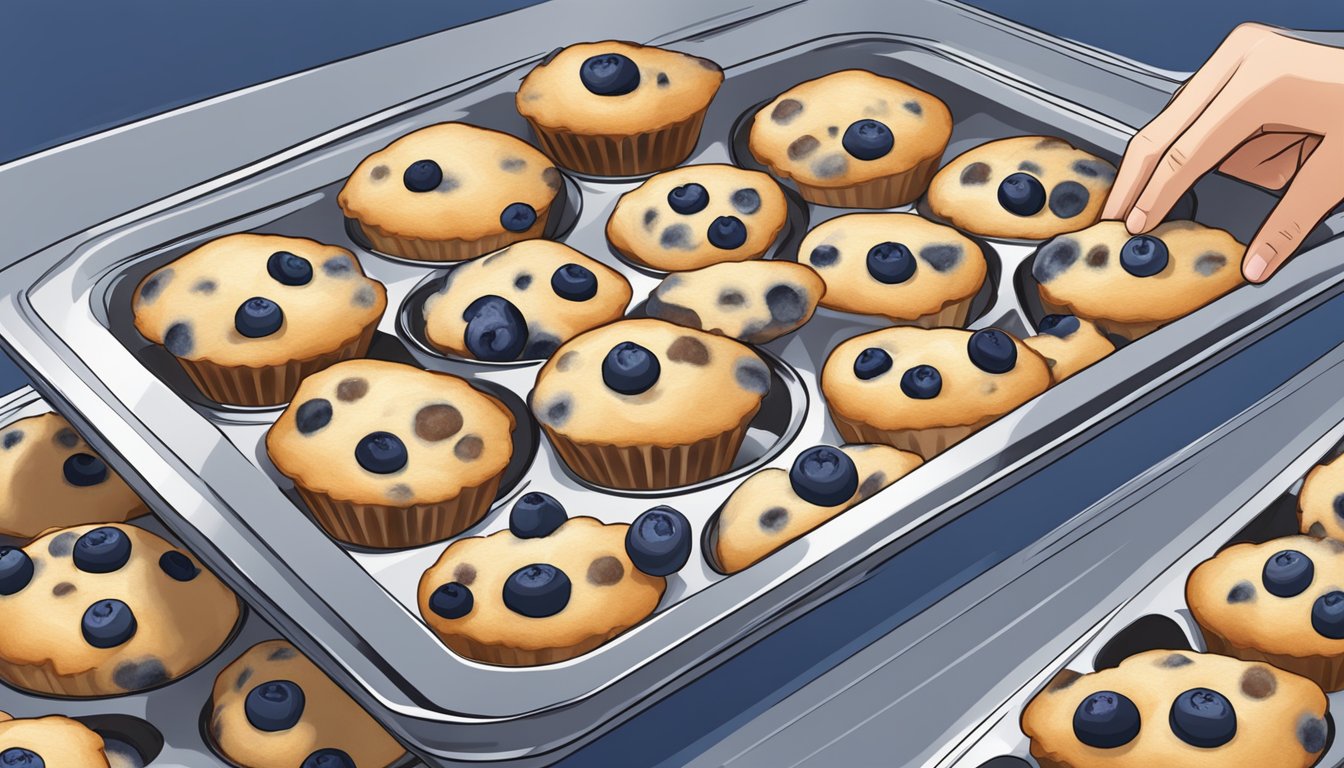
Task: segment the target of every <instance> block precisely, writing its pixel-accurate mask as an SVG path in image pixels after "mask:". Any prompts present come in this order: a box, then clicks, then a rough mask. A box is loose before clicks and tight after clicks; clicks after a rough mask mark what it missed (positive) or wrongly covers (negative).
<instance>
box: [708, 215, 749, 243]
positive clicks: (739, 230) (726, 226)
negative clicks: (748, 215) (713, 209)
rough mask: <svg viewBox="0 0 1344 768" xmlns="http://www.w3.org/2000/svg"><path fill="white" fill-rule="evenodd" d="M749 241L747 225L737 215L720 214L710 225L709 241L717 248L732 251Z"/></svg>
mask: <svg viewBox="0 0 1344 768" xmlns="http://www.w3.org/2000/svg"><path fill="white" fill-rule="evenodd" d="M745 242H747V225H746V224H743V223H742V220H741V219H739V218H737V217H736V216H720V217H719V218H717V219H715V220H714V221H713V222H711V223H710V225H709V243H710V245H713V246H714V247H715V248H722V249H723V250H725V251H731V250H733V249H734V248H741V247H742V244H743V243H745Z"/></svg>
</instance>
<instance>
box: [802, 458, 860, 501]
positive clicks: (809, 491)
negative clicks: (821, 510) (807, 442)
mask: <svg viewBox="0 0 1344 768" xmlns="http://www.w3.org/2000/svg"><path fill="white" fill-rule="evenodd" d="M789 485H791V486H793V492H794V493H796V494H797V495H798V498H800V499H802V500H803V501H806V502H807V503H809V504H816V505H817V506H819V507H834V506H837V505H840V504H843V503H845V502H846V501H849V499H850V497H852V496H853V495H854V493H855V492H856V491H858V490H859V470H858V469H857V468H856V467H855V466H854V460H853V459H851V458H849V456H847V455H846V454H845V452H844V451H842V450H840V449H839V448H834V447H832V446H829V445H815V446H813V447H811V448H808V449H807V450H805V451H803V452H802V453H800V454H798V458H796V459H794V460H793V466H792V467H791V468H790V469H789Z"/></svg>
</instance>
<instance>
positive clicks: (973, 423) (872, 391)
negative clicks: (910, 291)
mask: <svg viewBox="0 0 1344 768" xmlns="http://www.w3.org/2000/svg"><path fill="white" fill-rule="evenodd" d="M1049 386H1050V368H1049V366H1048V365H1046V362H1045V359H1044V358H1043V357H1041V356H1040V355H1039V354H1037V353H1036V352H1034V351H1032V350H1031V348H1030V347H1028V346H1026V345H1025V344H1023V343H1022V342H1021V341H1018V340H1017V339H1015V338H1013V337H1012V336H1010V335H1008V334H1007V333H1005V332H1003V331H1001V330H999V329H997V328H987V329H984V330H980V331H975V332H974V333H972V332H971V331H963V330H959V329H955V328H934V329H924V328H914V327H897V328H883V329H882V330H878V331H873V332H871V333H865V334H863V335H861V336H855V337H854V338H852V339H849V340H848V341H844V342H842V343H841V344H840V345H839V346H837V347H836V348H835V349H834V350H833V351H832V352H831V355H830V357H828V358H827V359H826V365H825V367H824V368H823V369H822V372H821V391H822V394H823V395H824V396H825V398H826V405H827V407H828V408H829V409H830V413H831V420H832V421H834V422H835V426H836V428H837V429H838V430H840V436H841V437H842V438H844V440H845V442H848V443H884V444H886V445H890V446H893V447H896V448H900V449H901V450H903V451H913V452H914V453H918V454H919V455H920V456H923V457H924V458H925V460H928V459H931V458H933V457H934V456H936V455H938V454H939V453H942V452H943V451H945V450H947V449H948V448H950V447H951V446H953V445H955V444H956V443H959V442H961V441H962V440H964V439H965V438H967V437H969V436H970V435H972V434H973V433H975V432H977V431H978V430H980V429H981V428H982V427H984V426H986V425H988V424H990V423H991V422H993V421H995V420H996V419H998V418H999V417H1001V416H1003V415H1004V414H1006V413H1008V412H1009V411H1011V410H1013V409H1015V408H1017V407H1018V406H1019V405H1022V404H1023V403H1025V402H1026V401H1028V400H1030V399H1031V398H1033V397H1035V396H1037V395H1039V394H1040V393H1042V392H1044V391H1045V390H1046V388H1047V387H1049Z"/></svg>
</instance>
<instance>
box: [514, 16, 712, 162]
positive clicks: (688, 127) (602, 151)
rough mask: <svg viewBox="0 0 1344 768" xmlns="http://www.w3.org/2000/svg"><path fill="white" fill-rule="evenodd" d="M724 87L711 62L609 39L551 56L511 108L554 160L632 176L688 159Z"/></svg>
mask: <svg viewBox="0 0 1344 768" xmlns="http://www.w3.org/2000/svg"><path fill="white" fill-rule="evenodd" d="M722 84H723V70H722V69H720V68H719V65H717V64H715V63H714V62H712V61H710V60H709V59H702V58H699V57H698V56H691V55H688V54H685V53H678V52H676V51H669V50H665V49H662V48H653V47H650V46H645V45H639V44H637V43H628V42H618V41H615V40H607V41H603V42H600V43H580V44H577V45H571V46H569V47H568V48H563V49H559V48H557V49H556V50H554V51H552V52H551V54H550V55H549V56H547V57H546V58H545V60H543V61H542V62H541V63H540V64H538V65H537V66H536V67H535V68H533V70H532V71H531V72H529V73H527V77H525V78H523V83H522V85H521V86H519V88H518V95H517V96H516V97H515V103H516V104H517V107H518V112H519V114H521V115H522V116H523V117H525V118H527V122H528V123H530V124H531V125H532V130H534V131H536V134H537V140H538V141H539V142H540V144H541V146H542V148H543V149H544V150H545V151H546V154H548V155H550V156H551V157H553V158H555V161H556V162H557V163H560V164H561V165H563V166H564V167H566V168H571V169H573V170H576V171H579V172H580V173H588V174H593V175H597V176H632V175H635V174H643V173H653V172H654V171H661V170H663V169H665V168H671V167H672V166H674V165H677V164H679V163H681V161H683V160H685V159H686V158H687V157H689V156H690V154H691V152H692V151H694V149H695V143H696V140H697V139H699V137H700V126H701V124H702V123H704V121H705V112H706V111H708V109H709V103H710V101H712V100H713V99H714V94H716V93H718V91H719V86H720V85H722Z"/></svg>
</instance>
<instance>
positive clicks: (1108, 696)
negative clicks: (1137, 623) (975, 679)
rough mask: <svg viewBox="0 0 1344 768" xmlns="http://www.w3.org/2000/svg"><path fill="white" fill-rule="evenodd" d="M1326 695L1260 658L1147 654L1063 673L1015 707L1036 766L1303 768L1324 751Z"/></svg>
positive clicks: (1191, 653) (1207, 654)
mask: <svg viewBox="0 0 1344 768" xmlns="http://www.w3.org/2000/svg"><path fill="white" fill-rule="evenodd" d="M1327 708H1328V702H1327V701H1326V698H1325V694H1323V693H1321V689H1320V688H1317V687H1316V686H1315V685H1314V684H1313V683H1312V682H1311V681H1310V680H1306V679H1303V678H1301V677H1298V676H1297V675H1294V674H1290V673H1288V672H1284V671H1282V670H1278V669H1274V668H1272V667H1268V666H1266V665H1264V664H1257V663H1250V662H1245V661H1239V660H1237V659H1231V658H1228V657H1226V656H1217V655H1214V654H1211V653H1195V652H1193V651H1164V650H1157V651H1145V652H1144V653H1140V654H1136V655H1134V656H1131V657H1129V658H1128V659H1125V660H1124V661H1122V662H1120V666H1118V667H1115V668H1113V669H1105V670H1102V671H1100V672H1093V673H1091V674H1087V675H1080V674H1078V673H1077V672H1073V671H1072V670H1065V671H1063V672H1061V673H1059V674H1058V675H1056V676H1055V679H1054V680H1053V681H1051V682H1050V684H1049V685H1047V686H1046V687H1045V689H1044V690H1042V691H1041V692H1040V693H1037V694H1036V696H1035V698H1033V699H1032V700H1031V702H1030V703H1028V704H1027V707H1026V709H1025V710H1024V711H1023V712H1022V730H1023V732H1024V733H1026V735H1027V737H1028V738H1030V739H1031V754H1032V756H1033V757H1035V758H1036V762H1037V763H1038V764H1039V765H1040V766H1041V768H1156V766H1172V767H1173V768H1174V767H1175V766H1182V768H1196V766H1211V767H1212V766H1248V767H1249V766H1270V765H1272V766H1275V768H1290V767H1291V766H1297V768H1306V767H1307V766H1309V765H1313V764H1315V763H1316V760H1317V759H1318V758H1319V757H1320V754H1321V752H1323V751H1324V750H1325V746H1326V742H1327V740H1328V738H1329V725H1328V723H1327V721H1326V719H1325V716H1326V710H1327Z"/></svg>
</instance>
